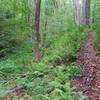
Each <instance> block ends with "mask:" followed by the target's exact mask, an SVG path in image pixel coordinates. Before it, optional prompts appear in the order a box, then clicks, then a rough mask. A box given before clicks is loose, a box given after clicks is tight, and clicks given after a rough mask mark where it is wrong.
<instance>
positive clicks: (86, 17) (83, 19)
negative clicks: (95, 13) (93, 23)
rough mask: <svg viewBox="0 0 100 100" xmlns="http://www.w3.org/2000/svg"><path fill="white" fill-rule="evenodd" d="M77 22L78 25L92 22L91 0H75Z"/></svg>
mask: <svg viewBox="0 0 100 100" xmlns="http://www.w3.org/2000/svg"><path fill="white" fill-rule="evenodd" d="M74 4H75V10H76V12H75V22H76V24H77V25H79V26H80V25H89V23H90V0H74Z"/></svg>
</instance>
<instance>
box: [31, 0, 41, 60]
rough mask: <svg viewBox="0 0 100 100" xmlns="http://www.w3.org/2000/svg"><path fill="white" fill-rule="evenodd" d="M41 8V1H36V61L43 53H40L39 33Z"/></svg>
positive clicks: (34, 46) (34, 47)
mask: <svg viewBox="0 0 100 100" xmlns="http://www.w3.org/2000/svg"><path fill="white" fill-rule="evenodd" d="M40 8H41V0H35V21H34V27H33V29H34V30H33V35H32V39H33V51H34V54H35V60H36V61H39V60H40V58H41V52H40V47H39V44H40V33H39V29H40V27H39V24H40Z"/></svg>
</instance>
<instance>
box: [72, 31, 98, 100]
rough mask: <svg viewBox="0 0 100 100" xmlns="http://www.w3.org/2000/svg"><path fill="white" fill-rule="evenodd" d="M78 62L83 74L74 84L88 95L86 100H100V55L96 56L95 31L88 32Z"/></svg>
mask: <svg viewBox="0 0 100 100" xmlns="http://www.w3.org/2000/svg"><path fill="white" fill-rule="evenodd" d="M77 64H78V65H79V67H80V68H81V71H82V76H81V77H80V78H79V79H77V80H74V85H76V86H77V87H78V88H79V89H80V90H82V91H83V93H84V94H85V95H86V96H87V97H86V99H85V100H100V56H96V50H95V49H94V35H93V32H88V33H87V36H86V40H85V43H84V45H83V47H82V49H81V51H80V54H79V57H78V59H77Z"/></svg>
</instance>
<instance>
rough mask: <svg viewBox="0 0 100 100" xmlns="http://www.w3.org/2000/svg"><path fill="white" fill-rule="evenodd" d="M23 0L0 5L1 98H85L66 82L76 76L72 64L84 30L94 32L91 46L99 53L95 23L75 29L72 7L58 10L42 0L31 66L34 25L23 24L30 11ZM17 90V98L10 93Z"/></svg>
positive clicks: (78, 72)
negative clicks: (38, 55) (38, 40)
mask: <svg viewBox="0 0 100 100" xmlns="http://www.w3.org/2000/svg"><path fill="white" fill-rule="evenodd" d="M27 1H28V0H24V1H23V0H16V1H14V0H11V1H10V0H3V1H2V0H1V1H0V5H1V6H0V8H1V9H0V100H10V99H5V98H6V97H7V96H9V95H10V97H11V95H13V96H14V97H13V99H11V100H74V99H73V98H76V99H77V100H83V98H84V96H83V95H82V93H81V92H80V91H79V90H78V89H77V88H76V87H73V86H72V84H71V80H73V79H75V78H77V77H79V76H80V75H81V71H80V69H79V67H78V66H77V64H76V60H77V57H78V54H79V51H80V48H81V47H82V45H83V44H84V40H85V36H86V32H88V31H94V33H95V37H96V39H95V46H96V49H97V51H99V50H100V45H99V44H100V34H99V32H100V28H99V27H100V24H99V22H97V21H96V22H94V23H93V24H91V25H90V26H88V25H86V26H80V27H77V26H76V25H75V23H74V22H73V21H74V20H73V19H72V18H73V16H74V13H73V12H72V13H71V11H72V10H73V7H72V8H70V7H69V6H70V5H72V3H70V2H69V3H68V4H67V3H65V4H64V5H63V7H62V8H60V7H61V5H60V7H58V6H59V5H58V4H59V3H58V4H56V6H55V5H54V2H53V0H51V1H52V2H50V1H49V0H47V1H48V2H46V3H47V5H48V7H47V6H46V7H45V0H43V1H42V4H41V5H42V7H41V18H40V19H41V25H40V26H41V27H40V28H41V29H40V32H41V33H42V36H41V37H42V39H41V41H42V42H41V44H40V47H41V49H40V50H41V53H42V57H41V59H40V61H39V62H35V61H34V59H35V58H34V56H35V55H34V53H33V50H32V48H33V44H32V38H31V37H32V27H33V23H31V24H30V22H27V17H28V15H29V13H31V10H30V9H29V7H28V5H27ZM68 1H69V0H68ZM7 2H8V4H7V6H6V7H5V4H6V3H7ZM62 2H65V0H64V1H63V0H62ZM12 5H13V6H12ZM18 5H19V6H18ZM57 5H58V6H57ZM45 8H46V10H48V12H46V11H45ZM98 9H100V7H98ZM45 13H46V14H47V15H45ZM46 18H47V26H46V29H45V19H46ZM33 19H34V16H33ZM98 53H99V52H98ZM16 87H19V88H20V87H21V88H22V90H23V91H22V93H20V94H19V95H15V94H13V93H12V92H11V91H13V89H14V88H16ZM11 93H12V94H11ZM10 97H9V98H10ZM25 98H27V99H25Z"/></svg>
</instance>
